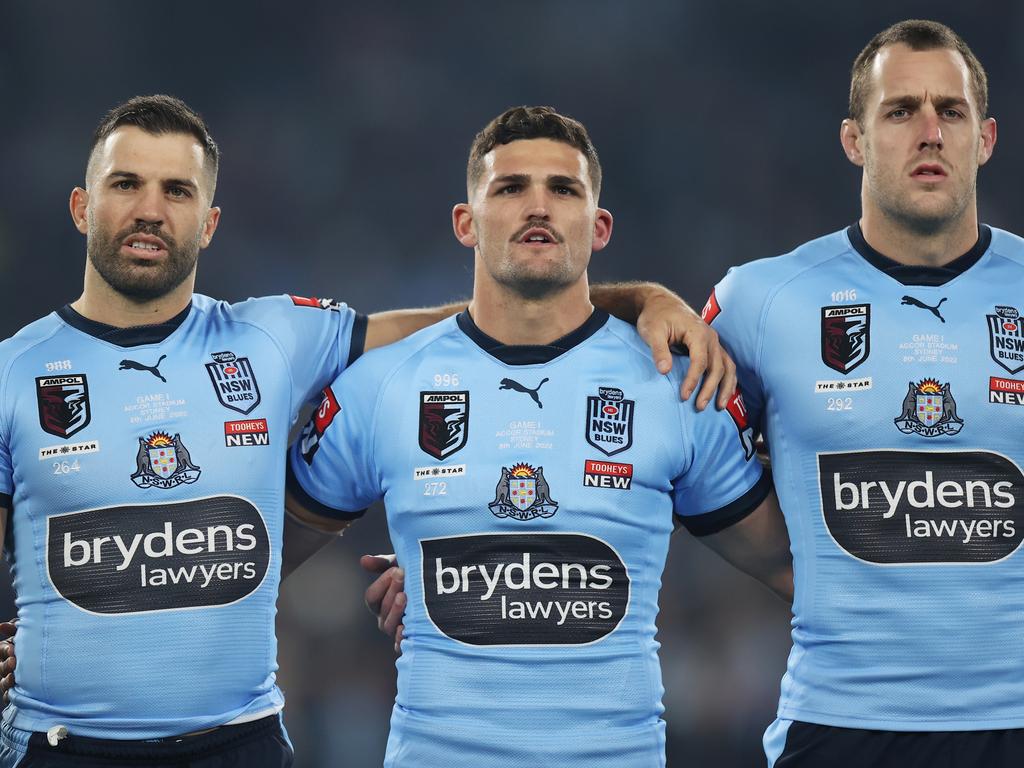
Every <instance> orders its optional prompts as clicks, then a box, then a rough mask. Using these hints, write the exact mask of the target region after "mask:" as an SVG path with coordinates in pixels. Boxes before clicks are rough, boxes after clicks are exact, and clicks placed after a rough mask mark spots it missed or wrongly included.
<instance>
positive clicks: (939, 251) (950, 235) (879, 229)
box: [860, 200, 978, 267]
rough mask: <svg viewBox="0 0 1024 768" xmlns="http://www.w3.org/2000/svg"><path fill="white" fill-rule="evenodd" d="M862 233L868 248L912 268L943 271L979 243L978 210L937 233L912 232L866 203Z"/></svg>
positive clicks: (965, 214) (965, 213)
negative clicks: (943, 268)
mask: <svg viewBox="0 0 1024 768" xmlns="http://www.w3.org/2000/svg"><path fill="white" fill-rule="evenodd" d="M860 229H861V232H862V233H863V235H864V239H865V240H866V241H867V243H868V245H870V246H871V247H872V248H874V249H875V250H876V251H878V252H879V253H880V254H882V255H883V256H887V257H888V258H890V259H892V260H893V261H897V262H899V263H900V264H906V265H908V266H922V267H941V266H944V265H946V264H948V263H949V262H951V261H953V260H954V259H957V258H959V257H960V256H963V255H964V254H965V253H967V252H968V251H969V250H971V248H972V247H973V246H974V244H975V243H976V242H978V208H977V205H976V204H975V203H974V202H973V201H972V203H971V205H970V206H969V207H968V209H967V210H965V211H964V212H963V213H962V214H961V215H960V216H958V217H957V218H956V219H953V220H951V221H949V222H948V223H946V224H944V225H943V226H941V227H938V228H937V229H935V230H934V231H928V232H922V231H920V230H916V229H911V228H910V227H908V226H907V224H906V223H904V222H901V221H898V220H896V219H894V218H893V217H892V216H888V215H886V214H885V213H883V212H882V211H881V210H879V209H878V208H877V207H876V206H873V205H869V204H868V202H867V200H864V205H863V214H862V215H861V219H860Z"/></svg>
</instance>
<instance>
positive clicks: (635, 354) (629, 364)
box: [599, 317, 690, 397]
mask: <svg viewBox="0 0 1024 768" xmlns="http://www.w3.org/2000/svg"><path fill="white" fill-rule="evenodd" d="M605 331H606V332H607V333H608V335H609V336H610V337H611V338H614V339H616V340H617V342H618V343H620V344H621V345H622V347H624V350H623V351H624V352H626V354H627V355H628V357H627V359H625V360H623V361H622V368H623V369H624V370H625V371H630V372H632V373H633V374H634V375H636V376H638V377H640V378H643V379H648V378H654V379H661V378H662V377H663V375H662V373H661V372H660V371H658V369H657V367H655V365H654V358H653V357H651V348H650V347H649V346H647V342H646V341H644V340H643V337H642V336H641V335H640V334H639V333H638V332H637V330H636V327H635V326H633V325H630V324H629V323H627V322H625V321H624V320H619V319H618V318H616V317H609V318H608V324H607V325H606V326H605ZM599 354H605V353H604V352H599ZM689 367H690V358H689V357H688V356H687V355H685V354H678V353H673V355H672V370H671V371H670V372H669V373H668V374H665V375H664V379H665V380H666V381H669V382H671V383H672V384H673V386H674V387H675V389H672V390H671V392H672V396H673V397H675V396H676V395H675V392H677V391H678V389H677V388H678V386H679V385H680V384H682V381H683V377H684V376H685V375H686V371H687V370H689Z"/></svg>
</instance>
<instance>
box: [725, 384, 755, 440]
mask: <svg viewBox="0 0 1024 768" xmlns="http://www.w3.org/2000/svg"><path fill="white" fill-rule="evenodd" d="M725 409H726V410H727V411H728V412H729V415H730V416H732V420H733V421H735V422H736V428H737V429H739V431H740V432H742V431H743V430H744V429H746V428H747V427H748V426H750V425H749V424H748V423H747V406H746V403H744V402H743V395H742V394H740V391H739V390H738V389H737V390H736V391H735V392H734V393H733V396H732V397H731V398H729V404H728V405H726V406H725Z"/></svg>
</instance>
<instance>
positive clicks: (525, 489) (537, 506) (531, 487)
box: [487, 464, 558, 520]
mask: <svg viewBox="0 0 1024 768" xmlns="http://www.w3.org/2000/svg"><path fill="white" fill-rule="evenodd" d="M487 508H488V509H490V510H491V513H492V514H493V515H494V516H495V517H511V518H513V519H515V520H533V519H534V518H536V517H551V516H552V515H553V514H555V512H556V511H557V510H558V502H557V501H553V500H552V499H551V488H550V486H548V481H547V480H545V479H544V467H537V468H536V469H534V468H533V467H531V466H530V465H529V464H514V465H513V466H512V467H511V468H508V467H502V468H501V479H500V480H498V487H497V488H495V489H494V501H492V502H491V503H490V504H488V505H487Z"/></svg>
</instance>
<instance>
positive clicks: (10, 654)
mask: <svg viewBox="0 0 1024 768" xmlns="http://www.w3.org/2000/svg"><path fill="white" fill-rule="evenodd" d="M7 511H8V508H7V507H0V541H3V540H4V537H5V536H6V534H7ZM16 622H17V619H11V620H10V621H4V622H0V675H2V677H0V692H2V693H3V701H4V706H6V705H7V704H8V703H10V700H9V695H10V694H9V693H8V692H9V691H10V690H11V688H13V687H14V667H15V666H16V665H17V663H18V660H17V659H16V658H15V656H14V632H15V630H16V629H17V627H16V626H15V624H16Z"/></svg>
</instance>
